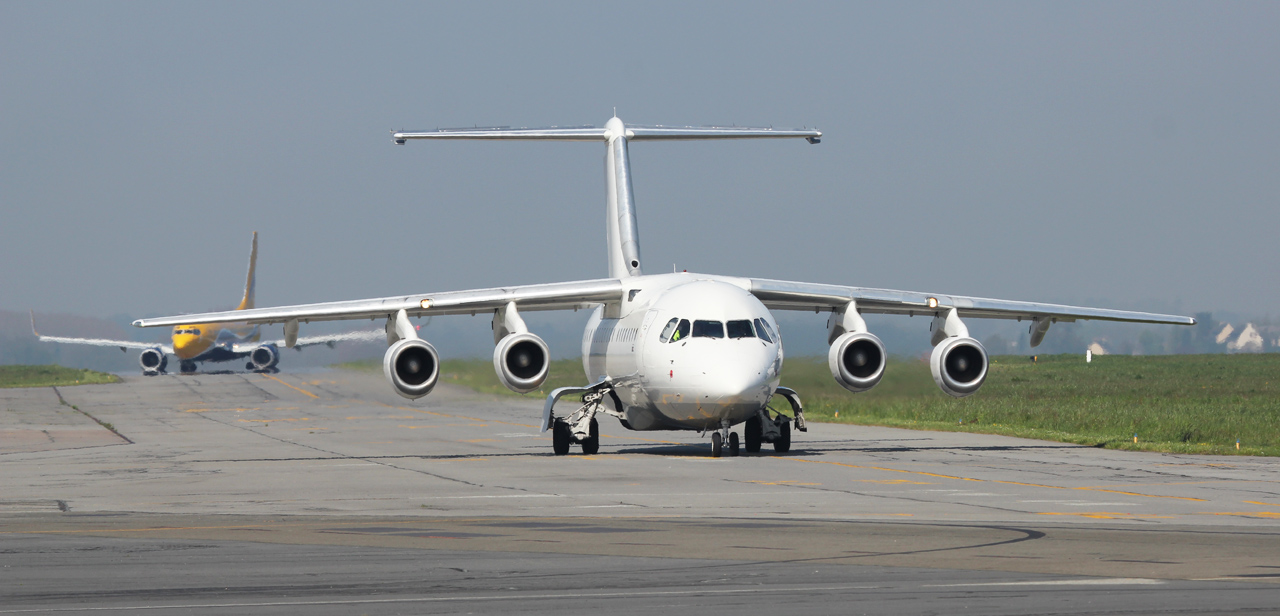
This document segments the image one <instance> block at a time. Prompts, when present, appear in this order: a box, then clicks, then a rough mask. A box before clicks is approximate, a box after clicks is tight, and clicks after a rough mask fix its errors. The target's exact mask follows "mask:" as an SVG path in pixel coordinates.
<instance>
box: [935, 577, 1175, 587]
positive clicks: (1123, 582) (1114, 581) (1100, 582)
mask: <svg viewBox="0 0 1280 616" xmlns="http://www.w3.org/2000/svg"><path fill="white" fill-rule="evenodd" d="M1164 583H1165V581H1164V580H1152V579H1148V578H1101V579H1090V580H1035V581H1030V582H975V583H972V584H925V586H924V587H925V588H956V587H960V586H1139V585H1142V586H1156V585H1160V584H1164Z"/></svg>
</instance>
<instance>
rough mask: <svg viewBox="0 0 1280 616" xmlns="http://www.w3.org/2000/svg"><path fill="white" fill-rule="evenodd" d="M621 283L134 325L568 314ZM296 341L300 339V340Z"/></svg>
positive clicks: (426, 296)
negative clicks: (504, 311)
mask: <svg viewBox="0 0 1280 616" xmlns="http://www.w3.org/2000/svg"><path fill="white" fill-rule="evenodd" d="M622 294H623V289H622V281H620V280H618V279H616V278H605V279H600V280H582V281H576V282H557V283H551V284H533V285H521V286H515V287H498V288H492V289H472V290H467V291H447V292H443V293H421V294H418V295H404V296H398V297H383V298H376V299H361V300H353V301H345V302H325V303H321V304H302V305H298V306H281V307H277V308H253V309H250V310H228V311H225V312H209V313H205V314H184V315H179V316H173V317H158V318H154V319H138V320H137V321H134V322H133V324H134V325H135V326H137V327H165V326H171V325H181V324H184V323H232V322H240V323H244V322H247V323H252V324H258V325H266V324H270V323H289V322H290V321H292V322H294V323H298V322H301V323H310V322H312V321H340V320H354V319H369V320H375V319H387V318H391V317H394V316H395V315H396V314H397V313H398V312H399V311H401V310H403V311H405V313H406V314H407V315H408V316H410V317H417V316H430V315H437V314H439V315H448V314H478V313H482V312H493V311H495V310H498V309H500V308H503V307H505V306H507V305H508V304H511V303H515V304H516V305H517V306H518V307H519V309H520V310H523V311H528V310H573V309H578V308H591V307H594V306H596V305H598V304H601V303H605V302H612V301H620V300H621V299H622ZM300 340H301V339H300Z"/></svg>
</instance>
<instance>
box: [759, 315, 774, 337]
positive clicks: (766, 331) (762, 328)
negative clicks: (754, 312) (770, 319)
mask: <svg viewBox="0 0 1280 616" xmlns="http://www.w3.org/2000/svg"><path fill="white" fill-rule="evenodd" d="M772 331H773V330H772V328H770V327H769V324H768V323H766V322H765V320H764V319H756V333H757V334H759V336H760V339H761V340H764V341H765V342H773V333H772Z"/></svg>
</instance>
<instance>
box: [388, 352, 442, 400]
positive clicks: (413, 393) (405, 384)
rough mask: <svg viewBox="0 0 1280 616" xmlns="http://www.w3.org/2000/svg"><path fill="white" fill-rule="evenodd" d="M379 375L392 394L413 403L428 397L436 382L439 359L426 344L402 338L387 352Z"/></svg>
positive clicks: (438, 372)
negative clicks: (394, 392)
mask: <svg viewBox="0 0 1280 616" xmlns="http://www.w3.org/2000/svg"><path fill="white" fill-rule="evenodd" d="M382 374H383V375H385V376H386V377H387V382H388V383H391V388H392V389H394V390H396V393H398V394H400V395H401V396H404V397H405V398H408V399H410V400H416V399H418V398H421V397H423V396H425V395H427V394H429V393H431V390H432V389H435V387H436V383H437V382H438V381H439V380H440V355H439V354H438V353H436V348H435V347H433V346H431V344H430V343H428V342H427V341H426V340H420V339H418V338H405V339H403V340H400V341H397V342H396V343H394V344H392V345H391V346H390V347H388V348H387V354H386V355H384V356H383V358H382Z"/></svg>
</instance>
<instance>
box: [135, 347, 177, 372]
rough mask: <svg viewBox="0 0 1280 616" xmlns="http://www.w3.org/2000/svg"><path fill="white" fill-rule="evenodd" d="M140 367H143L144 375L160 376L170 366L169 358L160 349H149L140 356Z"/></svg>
mask: <svg viewBox="0 0 1280 616" xmlns="http://www.w3.org/2000/svg"><path fill="white" fill-rule="evenodd" d="M138 365H140V366H142V373H143V374H145V375H147V376H153V375H156V374H160V373H161V372H164V369H165V366H168V365H169V356H168V355H165V353H164V351H161V350H160V349H147V350H145V351H143V352H142V354H141V355H138Z"/></svg>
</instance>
